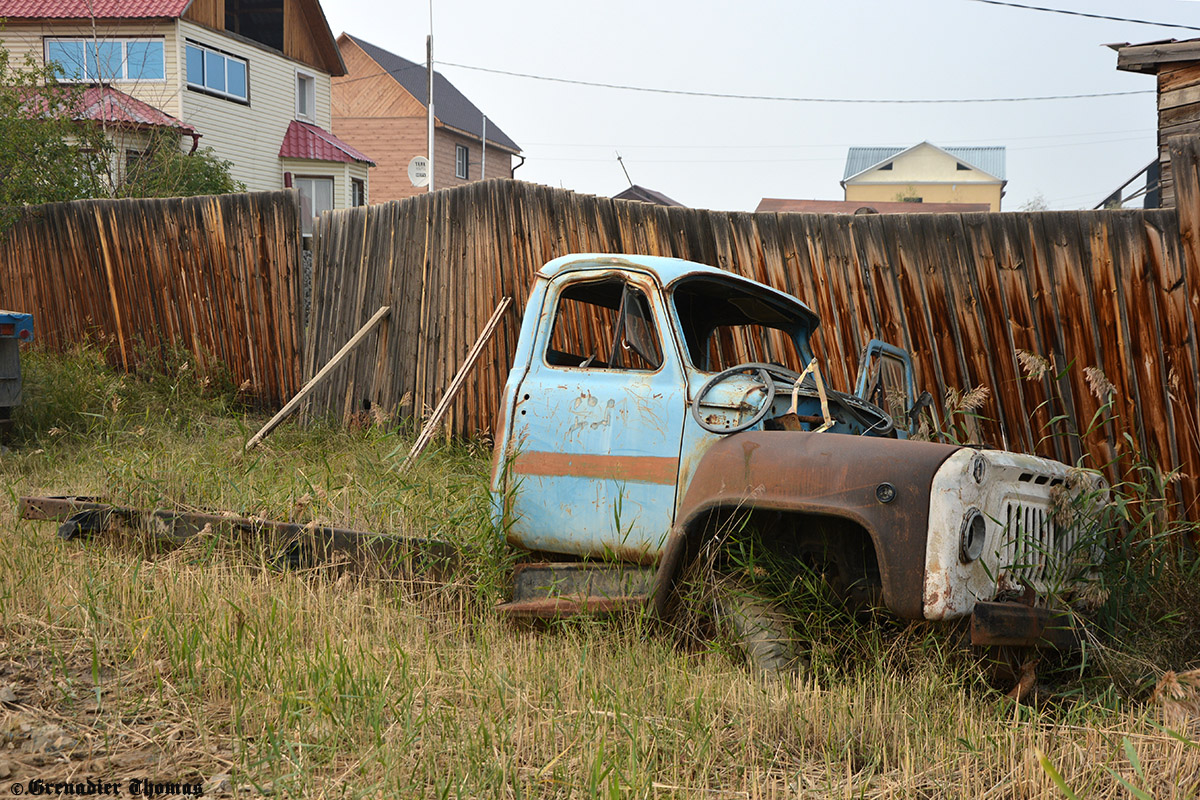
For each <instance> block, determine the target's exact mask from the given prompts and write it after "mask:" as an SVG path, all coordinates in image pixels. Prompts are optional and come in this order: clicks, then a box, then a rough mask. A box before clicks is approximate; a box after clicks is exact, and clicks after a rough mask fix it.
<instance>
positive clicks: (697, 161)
mask: <svg viewBox="0 0 1200 800" xmlns="http://www.w3.org/2000/svg"><path fill="white" fill-rule="evenodd" d="M1137 141H1142V138H1141V137H1138V138H1132V139H1131V138H1121V139H1099V140H1096V141H1090V142H1062V143H1059V144H1035V145H1028V146H1025V147H1010V148H1008V149H1009V150H1011V151H1013V152H1021V151H1025V150H1055V149H1059V148H1063V147H1074V148H1079V147H1090V146H1093V145H1102V144H1115V143H1118V142H1137ZM543 146H544V145H543ZM745 149H750V148H745ZM526 155H528V156H529V158H530V159H534V160H536V161H538V162H542V161H563V162H568V163H573V164H609V163H612V159H611V158H572V157H564V156H539V155H536V154H529V153H526ZM626 160H628V161H629V162H630V163H633V164H711V163H712V159H711V158H627V159H626ZM845 160H846V159H845V158H844V157H842V156H833V157H824V158H821V157H816V158H788V157H786V156H777V157H774V158H726V157H722V158H721V163H723V164H801V163H819V162H824V163H832V162H843V161H845Z"/></svg>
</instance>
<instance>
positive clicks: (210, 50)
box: [182, 39, 250, 105]
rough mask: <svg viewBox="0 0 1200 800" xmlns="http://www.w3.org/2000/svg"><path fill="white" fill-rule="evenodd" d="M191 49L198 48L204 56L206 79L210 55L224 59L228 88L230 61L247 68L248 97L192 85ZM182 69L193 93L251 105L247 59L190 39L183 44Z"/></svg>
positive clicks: (196, 84) (248, 63) (203, 85)
mask: <svg viewBox="0 0 1200 800" xmlns="http://www.w3.org/2000/svg"><path fill="white" fill-rule="evenodd" d="M191 47H194V48H196V49H197V50H199V51H200V52H201V53H203V54H204V62H203V63H204V71H205V77H206V78H207V75H208V54H209V53H212V54H213V55H215V56H220V57H221V58H222V59H224V61H225V64H226V67H225V85H226V86H229V67H228V64H229V62H230V61H239V62H241V64H242V66H244V67H245V68H246V96H245V97H243V96H241V95H240V94H234V93H233V92H230V91H228V90H224V89H214V88H212V87H211V86H207V85H205V84H203V83H192V81H191V79H190V78H189V77H188V63H187V56H188V48H191ZM182 68H183V80H184V82H185V83H186V84H187V87H188V88H189V89H191V90H192V91H195V92H203V93H204V94H211V95H214V96H216V97H224V98H225V99H227V100H233V101H234V102H237V103H245V104H246V105H250V62H249V61H248V60H247V59H245V58H242V57H241V56H235V55H234V54H233V53H227V52H225V51H224V50H218V49H217V48H215V47H211V46H209V45H206V44H202V43H200V42H196V41H193V40H191V39H188V40H186V41H185V42H184V43H183V64H182Z"/></svg>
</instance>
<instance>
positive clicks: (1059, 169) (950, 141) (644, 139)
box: [322, 0, 1200, 211]
mask: <svg viewBox="0 0 1200 800" xmlns="http://www.w3.org/2000/svg"><path fill="white" fill-rule="evenodd" d="M1013 1H1014V2H1020V3H1023V4H1025V5H1038V6H1047V7H1054V8H1058V9H1065V10H1071V11H1079V12H1086V13H1091V14H1102V15H1108V16H1117V17H1129V18H1136V19H1140V20H1147V21H1151V22H1157V23H1172V24H1175V25H1187V26H1194V27H1196V28H1200V2H1197V1H1196V0H1137V2H1131V1H1129V0H1126V1H1125V2H1117V0H1013ZM322 5H323V7H324V9H325V14H326V17H327V18H328V20H329V24H330V27H331V28H332V29H333V32H334V34H335V35H336V34H338V33H341V32H343V31H345V32H347V33H350V34H353V35H355V36H357V37H359V38H362V39H365V40H366V41H368V42H370V43H372V44H375V45H378V46H380V47H383V48H384V49H386V50H390V51H391V52H393V53H396V54H397V55H400V56H403V57H405V58H408V59H411V60H414V61H424V59H425V37H426V35H427V34H428V33H429V31H430V17H431V12H432V26H433V28H432V29H433V36H434V59H435V61H437V62H441V63H440V64H439V66H438V67H437V68H438V70H439V71H440V72H441V73H442V74H443V75H445V76H446V77H447V78H448V79H449V80H450V81H451V82H452V83H454V85H455V86H457V87H458V89H459V90H460V91H462V92H463V93H464V94H465V95H466V96H467V97H468V98H470V99H471V101H472V102H474V103H475V105H476V106H478V107H479V108H480V109H481V110H482V111H483V113H485V114H486V115H487V116H488V120H489V122H488V124H489V126H499V127H500V128H501V129H502V130H503V131H504V132H505V133H506V134H508V136H510V137H511V138H512V139H513V140H514V141H516V142H517V144H518V145H520V146H521V148H522V151H523V154H524V155H525V156H526V161H525V163H524V164H523V165H522V166H520V167H519V168H518V169H517V171H516V173H515V175H514V177H517V178H519V179H522V180H526V181H532V182H535V183H541V184H546V185H549V186H555V187H562V188H566V189H571V190H574V191H577V192H582V193H587V194H596V195H605V196H611V195H614V194H616V193H618V192H620V191H622V190H623V189H625V188H627V187H628V186H629V181H628V180H627V179H626V176H625V174H624V172H623V171H622V165H621V163H618V161H617V154H618V153H619V154H620V156H621V158H622V162H623V164H624V168H625V169H626V170H628V173H629V179H631V180H632V182H633V183H636V184H638V185H641V186H645V187H648V188H651V189H654V190H657V191H659V192H662V193H664V194H666V195H668V196H669V197H672V198H674V199H675V200H677V201H679V202H680V203H683V204H684V205H687V206H691V207H694V208H709V209H714V210H726V211H753V210H754V208H755V207H756V206H757V205H758V202H759V200H761V199H762V198H764V197H781V198H802V199H822V200H841V199H843V190H842V187H841V185H840V183H839V181H840V180H841V178H842V171H843V168H844V166H845V161H846V152H847V148H849V147H851V146H856V145H863V146H896V147H908V146H911V145H914V144H917V143H919V142H921V141H929V142H932V143H933V144H936V145H940V146H943V147H954V146H971V145H1003V146H1004V147H1006V148H1007V178H1008V185H1007V187H1006V194H1005V197H1004V200H1003V206H1002V208H1003V210H1019V209H1020V207H1021V206H1022V205H1024V204H1026V203H1028V202H1030V201H1032V200H1035V199H1039V198H1040V199H1042V200H1044V201H1045V203H1046V204H1047V205H1048V207H1049V208H1052V209H1075V208H1091V207H1093V206H1095V205H1096V204H1098V203H1099V202H1101V201H1102V200H1103V199H1104V198H1105V197H1106V196H1107V195H1108V194H1109V193H1110V192H1112V191H1113V190H1114V189H1116V188H1117V187H1118V186H1120V185H1121V184H1122V183H1124V182H1125V181H1126V180H1128V179H1129V178H1130V177H1132V176H1133V175H1134V174H1135V173H1136V172H1138V171H1139V170H1141V169H1142V168H1143V167H1145V166H1146V164H1147V163H1149V162H1150V161H1151V160H1153V159H1154V158H1155V147H1156V134H1155V126H1156V118H1155V95H1154V78H1153V76H1150V75H1141V74H1136V73H1128V72H1118V71H1117V69H1116V62H1117V54H1116V53H1115V52H1114V51H1113V50H1110V49H1109V48H1107V47H1105V46H1104V45H1105V44H1107V43H1111V42H1133V43H1139V42H1147V41H1154V40H1158V39H1168V38H1178V39H1186V38H1192V37H1200V30H1186V29H1179V28H1169V27H1161V26H1157V25H1145V24H1134V23H1129V22H1115V21H1108V20H1100V19H1089V18H1084V17H1079V16H1068V15H1063V14H1053V13H1046V12H1039V11H1032V10H1024V9H1018V8H1010V7H1003V6H996V5H990V4H985V3H981V2H977V0H910V1H909V2H900V1H899V0H892V1H891V2H888V1H887V0H833V1H827V2H818V1H817V0H792V1H791V2H786V1H785V0H741V1H740V2H715V1H714V0H692V1H691V2H686V3H685V2H663V1H662V0H660V1H659V2H653V0H606V1H605V2H603V3H597V2H586V0H518V1H517V2H509V3H497V2H495V1H494V0H487V1H486V2H485V1H484V0H432V1H430V0H323V3H322ZM455 65H456V66H455ZM467 67H476V68H484V69H489V70H500V71H504V72H516V73H524V74H526V75H535V76H541V77H545V78H558V79H565V80H573V81H585V82H593V83H606V84H616V85H622V86H636V87H645V88H654V89H669V90H675V91H683V92H708V93H717V94H741V95H758V96H769V97H783V98H824V99H853V100H871V99H889V100H897V99H902V100H915V99H979V98H988V99H992V98H1005V97H1033V96H1045V95H1076V94H1090V93H1109V92H1137V94H1131V95H1125V96H1112V97H1094V98H1082V99H1064V100H1043V101H1030V102H983V103H974V102H973V103H953V104H907V103H906V104H873V103H829V102H821V103H815V102H792V101H778V100H774V101H773V100H744V99H729V98H714V97H695V96H687V95H675V94H659V93H647V92H638V91H630V90H627V89H613V88H601V87H594V86H581V85H573V84H566V83H561V82H551V81H545V80H539V79H535V78H529V77H518V76H512V75H503V74H496V73H492V72H484V71H481V70H480V69H468V68H467ZM436 102H437V98H436V97H435V98H434V103H435V106H436Z"/></svg>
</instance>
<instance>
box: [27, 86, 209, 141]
mask: <svg viewBox="0 0 1200 800" xmlns="http://www.w3.org/2000/svg"><path fill="white" fill-rule="evenodd" d="M20 91H21V94H22V96H23V106H24V109H25V111H26V112H27V113H30V114H37V115H40V114H45V113H46V111H47V110H48V108H49V107H50V105H51V104H55V105H60V106H62V108H63V109H64V110H66V111H68V112H69V113H70V115H71V117H72V118H73V119H77V120H92V121H94V122H104V123H107V124H109V125H117V126H119V127H126V128H170V129H172V130H176V131H179V132H180V133H185V134H188V135H192V136H195V135H196V129H195V128H193V127H192V126H191V125H187V124H184V123H183V122H180V121H179V120H178V119H176V118H175V117H172V116H171V115H170V114H168V113H166V112H165V111H160V110H159V109H157V108H155V107H154V106H152V105H150V104H149V103H145V102H143V101H141V100H138V99H137V98H136V97H130V96H129V95H127V94H125V93H124V92H122V91H120V90H119V89H114V88H113V87H111V86H89V87H87V88H86V89H84V90H83V91H82V92H80V93H79V94H75V93H73V92H71V93H65V92H60V91H53V90H51V91H46V90H44V89H39V88H28V89H23V90H20ZM66 103H69V104H70V105H65V104H66Z"/></svg>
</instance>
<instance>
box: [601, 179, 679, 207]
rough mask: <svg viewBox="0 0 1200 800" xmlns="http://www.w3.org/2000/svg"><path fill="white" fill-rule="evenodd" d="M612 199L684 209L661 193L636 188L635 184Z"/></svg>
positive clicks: (640, 187)
mask: <svg viewBox="0 0 1200 800" xmlns="http://www.w3.org/2000/svg"><path fill="white" fill-rule="evenodd" d="M613 199H614V200H636V201H638V202H640V203H653V204H654V205H656V206H678V207H680V208H683V207H684V205H683V203H680V202H679V201H677V200H672V199H671V198H669V197H667V196H666V195H665V194H663V193H662V192H656V191H654V190H653V189H647V188H646V187H645V186H638V185H637V184H636V183H635V184H634V185H633V186H630V187H629V188H628V189H626V190H625V191H623V192H621V193H620V194H614V195H613Z"/></svg>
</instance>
